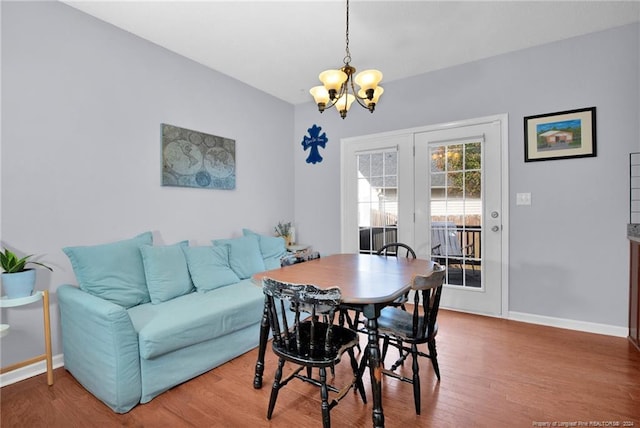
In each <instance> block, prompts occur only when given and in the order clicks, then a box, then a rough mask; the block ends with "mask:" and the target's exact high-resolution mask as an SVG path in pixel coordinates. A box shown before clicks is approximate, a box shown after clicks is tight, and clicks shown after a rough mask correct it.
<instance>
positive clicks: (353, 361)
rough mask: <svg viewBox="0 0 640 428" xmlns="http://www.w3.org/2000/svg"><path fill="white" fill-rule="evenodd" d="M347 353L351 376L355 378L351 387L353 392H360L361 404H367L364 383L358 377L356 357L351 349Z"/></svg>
mask: <svg viewBox="0 0 640 428" xmlns="http://www.w3.org/2000/svg"><path fill="white" fill-rule="evenodd" d="M347 352H348V353H349V359H350V360H351V369H352V370H353V376H354V377H355V384H354V385H353V389H354V392H355V391H358V392H360V396H361V397H362V402H363V403H365V404H367V394H366V393H365V392H364V383H362V376H361V375H360V370H359V368H358V362H357V361H356V356H355V354H354V353H353V348H350V349H348V350H347Z"/></svg>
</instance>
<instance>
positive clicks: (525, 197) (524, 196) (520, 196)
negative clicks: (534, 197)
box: [516, 193, 531, 205]
mask: <svg viewBox="0 0 640 428" xmlns="http://www.w3.org/2000/svg"><path fill="white" fill-rule="evenodd" d="M516 205H531V193H516Z"/></svg>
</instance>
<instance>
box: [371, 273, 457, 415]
mask: <svg viewBox="0 0 640 428" xmlns="http://www.w3.org/2000/svg"><path fill="white" fill-rule="evenodd" d="M445 271H446V268H445V267H444V266H441V265H438V264H436V265H435V266H434V270H433V273H432V274H431V275H428V276H423V275H416V276H415V277H414V278H413V281H412V284H411V288H412V289H413V290H415V293H414V301H413V311H411V312H407V311H403V310H402V309H400V308H393V307H387V308H384V309H383V310H382V311H381V312H380V317H379V318H378V329H379V332H380V336H381V337H382V339H383V344H382V359H383V361H384V358H385V356H386V354H387V350H388V348H389V345H391V346H394V347H396V348H398V350H399V352H400V358H398V360H397V361H396V362H395V363H393V365H392V366H391V367H390V368H389V369H383V370H382V373H383V374H385V375H387V376H391V377H394V378H396V379H399V380H401V381H403V382H407V383H411V384H413V399H414V403H415V408H416V414H418V415H419V414H420V376H419V367H418V357H419V356H420V357H426V358H429V359H430V360H431V364H432V365H433V370H434V371H435V374H436V377H437V378H438V381H440V368H439V366H438V354H437V352H436V335H437V334H438V324H437V317H438V308H439V306H440V295H441V294H442V284H443V283H444V277H445ZM424 343H426V344H427V347H428V350H429V353H424V352H422V351H420V350H418V345H421V344H424ZM365 354H366V352H365ZM409 355H411V357H412V359H413V361H412V371H413V376H412V378H407V377H405V376H402V375H401V374H399V373H398V372H396V369H397V368H398V367H399V366H400V365H401V364H403V363H404V361H405V360H406V358H407V357H408V356H409Z"/></svg>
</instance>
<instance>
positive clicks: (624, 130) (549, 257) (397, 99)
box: [294, 24, 640, 327]
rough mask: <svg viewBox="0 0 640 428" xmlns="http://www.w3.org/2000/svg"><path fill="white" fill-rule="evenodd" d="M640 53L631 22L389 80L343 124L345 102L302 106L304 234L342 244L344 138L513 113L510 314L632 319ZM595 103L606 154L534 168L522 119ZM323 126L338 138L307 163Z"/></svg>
mask: <svg viewBox="0 0 640 428" xmlns="http://www.w3.org/2000/svg"><path fill="white" fill-rule="evenodd" d="M639 51H640V28H639V25H638V24H633V25H628V26H624V27H620V28H616V29H611V30H608V31H603V32H599V33H593V34H590V35H586V36H583V37H577V38H573V39H569V40H565V41H561V42H557V43H552V44H548V45H544V46H539V47H535V48H530V49H526V50H521V51H518V52H513V53H509V54H505V55H501V56H497V57H494V58H489V59H486V60H482V61H477V62H473V63H468V64H464V65H460V66H456V67H452V68H448V69H445V70H440V71H436V72H432V73H427V74H424V75H420V76H416V77H414V78H411V79H405V80H401V81H395V82H387V83H384V82H383V86H384V88H385V93H384V95H383V98H382V99H381V101H380V103H379V105H378V106H377V108H376V112H375V113H374V114H370V113H369V112H367V111H365V110H363V109H360V108H359V107H358V106H354V107H353V108H352V111H351V112H350V113H349V116H348V117H347V119H346V120H342V119H340V117H339V115H338V114H337V113H336V112H335V109H331V111H327V112H324V113H323V114H322V115H320V114H319V113H318V112H317V110H316V107H315V106H314V105H313V102H312V101H310V102H309V103H308V104H304V105H301V106H297V107H296V111H295V133H296V135H295V139H294V150H295V170H296V193H295V218H296V223H297V226H298V234H299V240H300V241H303V242H307V243H312V244H313V245H314V246H315V247H316V248H317V249H319V250H320V251H321V252H323V253H332V252H338V251H339V250H340V139H341V138H345V137H354V136H358V135H367V134H373V133H378V132H385V131H393V130H400V129H406V128H412V127H418V126H423V125H431V124H437V123H445V122H450V121H457V120H462V119H468V118H474V117H482V116H489V115H493V114H500V113H507V114H508V116H509V177H508V179H509V187H510V195H509V199H510V202H509V208H510V209H509V210H510V223H509V224H508V225H506V226H507V227H508V228H509V232H510V243H509V245H510V247H509V250H510V251H509V258H510V265H509V284H510V290H509V293H510V294H509V297H510V301H509V309H510V311H515V312H523V313H528V314H535V315H542V316H549V317H556V318H562V319H569V320H577V321H586V322H593V323H600V324H606V325H611V326H619V327H625V326H626V325H627V317H628V315H627V314H628V306H627V305H628V242H627V240H626V223H628V215H629V214H628V212H629V195H628V166H627V165H628V156H629V152H632V151H638V148H639V147H640V132H639V125H638V119H639V117H640V108H639V103H640V100H639V94H640V92H639V91H640V88H639V80H640V72H639V69H640V59H639ZM416 54H417V55H419V53H416ZM428 60H429V59H428V58H425V61H428ZM355 65H356V66H357V63H356V64H355ZM380 67H381V68H382V69H383V71H384V59H381V61H380ZM591 106H596V107H597V145H598V155H597V157H595V158H585V159H571V160H554V161H546V162H533V163H526V164H525V162H524V142H523V117H524V116H529V115H535V114H542V113H551V112H556V111H562V110H570V109H576V108H582V107H591ZM313 124H318V125H319V126H321V127H322V128H323V131H325V132H326V133H327V137H328V138H329V143H328V144H327V148H326V150H323V151H322V155H323V157H324V159H325V160H324V161H323V162H322V163H321V164H316V165H309V164H306V163H305V161H304V160H305V158H306V155H307V153H306V152H303V151H302V147H301V146H300V141H302V138H303V136H304V135H305V134H306V133H307V128H309V127H310V126H311V125H313ZM519 192H531V194H532V200H533V201H532V205H531V206H529V207H526V206H525V207H523V206H516V205H515V194H516V193H519Z"/></svg>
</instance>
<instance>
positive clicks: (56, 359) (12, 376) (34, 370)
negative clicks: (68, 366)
mask: <svg viewBox="0 0 640 428" xmlns="http://www.w3.org/2000/svg"><path fill="white" fill-rule="evenodd" d="M52 362H53V368H54V369H57V368H58V367H63V366H64V358H63V355H62V354H59V355H54V356H53V358H52ZM46 372H47V362H46V361H38V362H37V363H33V364H30V365H28V366H25V367H20V368H19V369H15V370H12V371H10V372H7V373H4V374H2V375H0V387H3V386H7V385H11V384H12V383H16V382H20V381H21V380H25V379H28V378H30V377H33V376H37V375H39V374H42V373H46ZM53 381H54V383H55V378H54V379H53Z"/></svg>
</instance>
